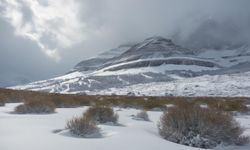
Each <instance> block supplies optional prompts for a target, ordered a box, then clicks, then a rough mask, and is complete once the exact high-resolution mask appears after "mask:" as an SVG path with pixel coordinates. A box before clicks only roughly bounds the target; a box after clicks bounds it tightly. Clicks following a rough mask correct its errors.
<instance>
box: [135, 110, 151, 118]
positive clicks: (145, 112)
mask: <svg viewBox="0 0 250 150" xmlns="http://www.w3.org/2000/svg"><path fill="white" fill-rule="evenodd" d="M135 119H139V120H144V121H149V117H148V113H147V111H145V110H142V111H140V112H138V113H137V114H136V116H135Z"/></svg>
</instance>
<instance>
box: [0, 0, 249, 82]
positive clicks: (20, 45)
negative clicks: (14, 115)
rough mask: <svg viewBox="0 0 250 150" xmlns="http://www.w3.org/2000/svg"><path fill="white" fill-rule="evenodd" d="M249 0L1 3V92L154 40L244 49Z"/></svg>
mask: <svg viewBox="0 0 250 150" xmlns="http://www.w3.org/2000/svg"><path fill="white" fill-rule="evenodd" d="M249 6H250V1H249V0H0V86H5V85H9V84H15V82H16V80H17V81H20V80H30V81H34V80H40V79H47V78H51V77H55V76H57V75H61V74H64V73H65V72H67V71H69V70H70V69H71V68H72V67H73V66H74V65H75V64H76V63H78V62H79V61H81V60H83V59H86V58H89V57H92V56H95V55H96V54H98V53H100V52H103V51H105V50H108V49H110V48H115V47H117V46H118V45H120V44H123V43H129V42H136V41H140V40H143V39H145V38H147V37H150V36H154V35H160V36H163V37H166V38H172V39H174V41H175V42H176V43H178V44H180V45H182V46H186V47H189V48H209V47H213V48H222V47H224V46H227V45H242V44H247V43H250V42H249V40H250V9H249Z"/></svg>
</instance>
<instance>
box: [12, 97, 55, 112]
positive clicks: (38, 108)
mask: <svg viewBox="0 0 250 150" xmlns="http://www.w3.org/2000/svg"><path fill="white" fill-rule="evenodd" d="M55 109H56V107H55V105H54V103H52V102H50V101H46V100H45V101H42V100H39V101H36V100H33V101H25V102H24V104H21V105H19V106H17V107H16V108H15V111H14V112H15V113H18V114H28V113H34V114H47V113H53V112H55Z"/></svg>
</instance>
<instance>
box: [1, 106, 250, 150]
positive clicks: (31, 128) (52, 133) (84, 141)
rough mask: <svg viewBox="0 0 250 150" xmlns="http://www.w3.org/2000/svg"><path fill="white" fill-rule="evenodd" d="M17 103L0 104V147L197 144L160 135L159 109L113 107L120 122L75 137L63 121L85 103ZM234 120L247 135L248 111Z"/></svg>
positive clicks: (53, 149) (147, 148)
mask: <svg viewBox="0 0 250 150" xmlns="http://www.w3.org/2000/svg"><path fill="white" fill-rule="evenodd" d="M18 105H19V104H11V103H10V104H6V105H5V106H3V107H0V122H1V123H0V139H1V140H0V149H1V150H34V149H36V150H69V149H74V150H82V149H87V150H116V149H119V150H152V149H157V150H165V149H171V150H195V149H197V150H198V148H194V147H188V146H184V145H179V144H176V143H172V142H169V141H167V140H164V139H163V138H161V137H160V136H159V134H158V129H157V124H158V121H159V119H160V116H161V115H162V112H161V111H148V112H147V113H148V115H149V118H150V121H138V120H134V119H133V118H132V116H133V115H136V114H137V113H138V112H140V111H141V110H136V109H123V108H115V109H114V110H115V112H116V113H118V114H119V121H118V122H119V124H121V125H119V126H114V125H110V124H105V125H98V127H99V128H100V129H101V133H102V135H103V136H102V137H100V138H79V137H74V136H71V135H70V134H69V132H68V131H67V130H65V125H66V122H67V121H68V120H70V119H72V118H73V117H78V116H80V115H82V113H83V112H85V111H86V110H87V109H88V107H79V108H58V109H56V113H53V114H42V115H35V114H25V115H18V114H13V113H11V112H13V110H14V108H15V107H16V106H18ZM236 120H237V121H238V122H239V123H240V124H241V125H242V126H243V127H244V128H245V129H246V130H245V132H244V134H245V135H250V115H239V116H236ZM216 149H223V150H233V149H239V150H249V149H250V145H246V146H229V147H223V146H220V147H218V148H216Z"/></svg>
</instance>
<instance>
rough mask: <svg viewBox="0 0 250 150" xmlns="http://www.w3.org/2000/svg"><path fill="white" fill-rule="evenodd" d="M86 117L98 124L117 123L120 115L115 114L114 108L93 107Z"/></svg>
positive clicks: (86, 113)
mask: <svg viewBox="0 0 250 150" xmlns="http://www.w3.org/2000/svg"><path fill="white" fill-rule="evenodd" d="M84 116H85V117H86V118H88V119H90V120H92V121H94V122H96V123H100V124H102V123H107V122H113V123H117V120H118V114H115V113H114V110H113V108H111V107H109V106H92V107H90V108H89V109H88V110H87V111H86V112H85V113H84Z"/></svg>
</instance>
